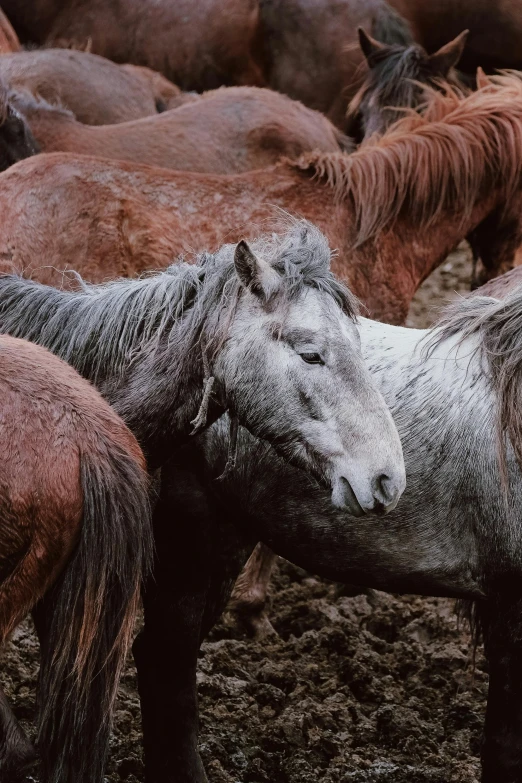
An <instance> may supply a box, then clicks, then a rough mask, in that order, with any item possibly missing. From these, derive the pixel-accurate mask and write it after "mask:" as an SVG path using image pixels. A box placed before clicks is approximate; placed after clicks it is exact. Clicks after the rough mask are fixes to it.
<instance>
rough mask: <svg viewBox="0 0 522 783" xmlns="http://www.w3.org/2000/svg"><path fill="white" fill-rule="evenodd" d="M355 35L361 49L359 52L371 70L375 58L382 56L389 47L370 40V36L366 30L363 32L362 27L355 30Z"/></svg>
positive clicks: (372, 39)
mask: <svg viewBox="0 0 522 783" xmlns="http://www.w3.org/2000/svg"><path fill="white" fill-rule="evenodd" d="M357 35H358V36H359V46H360V47H361V51H362V53H363V54H364V56H365V57H366V60H367V61H368V65H369V66H370V68H371V67H372V66H373V65H375V58H376V56H377V55H379V54H380V55H382V54H383V52H386V51H387V50H388V48H389V47H388V46H387V45H386V44H383V43H381V42H380V41H377V40H376V39H375V38H372V37H371V35H368V33H367V32H366V30H364V29H363V28H362V27H358V28H357Z"/></svg>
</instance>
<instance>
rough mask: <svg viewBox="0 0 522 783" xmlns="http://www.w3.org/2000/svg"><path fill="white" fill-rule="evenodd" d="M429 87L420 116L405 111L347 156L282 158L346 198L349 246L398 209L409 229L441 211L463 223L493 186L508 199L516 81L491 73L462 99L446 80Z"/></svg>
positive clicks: (515, 145)
mask: <svg viewBox="0 0 522 783" xmlns="http://www.w3.org/2000/svg"><path fill="white" fill-rule="evenodd" d="M429 92H430V95H431V97H430V103H429V105H428V107H427V109H426V112H425V113H424V115H423V116H420V115H419V114H417V113H416V112H411V113H410V114H408V115H407V116H406V117H404V118H403V119H401V120H399V121H398V122H397V123H395V125H393V126H392V127H391V128H390V130H389V131H388V132H387V133H386V134H385V135H384V136H382V137H381V138H380V139H378V140H377V141H376V142H375V143H370V144H366V145H363V146H362V147H361V148H359V150H358V151H357V152H355V153H353V154H352V155H343V154H342V153H339V154H336V153H330V154H320V153H311V154H307V155H303V156H301V158H299V159H298V160H297V161H293V162H289V165H290V166H293V167H295V168H297V169H300V170H303V171H306V172H308V173H310V174H311V175H312V176H313V177H314V178H316V179H318V180H322V181H324V182H326V183H327V184H328V185H330V186H331V187H332V188H333V189H334V190H335V193H336V197H337V198H338V199H339V200H344V199H351V201H352V202H353V205H354V210H355V217H356V226H357V234H356V240H355V245H356V246H358V245H361V244H362V243H364V242H365V241H367V240H368V239H370V238H371V237H374V236H376V235H377V234H379V233H380V232H381V231H383V230H384V229H389V228H391V227H392V226H393V223H394V222H395V221H396V220H397V218H398V217H399V215H400V214H401V213H402V212H403V211H405V210H407V211H408V214H409V215H410V216H411V218H412V220H413V221H414V222H415V224H416V228H417V230H422V229H423V228H427V227H429V226H430V225H432V224H433V223H434V222H435V221H437V220H438V219H439V218H440V217H441V215H442V213H443V212H445V211H447V210H455V211H456V212H460V213H462V222H464V221H465V220H466V219H467V218H469V215H470V214H471V212H472V210H473V207H474V206H475V204H476V203H477V202H478V201H479V200H480V199H481V198H482V197H483V195H484V194H485V193H486V192H487V191H488V190H489V189H491V188H492V187H500V188H502V190H503V192H504V193H505V197H506V198H509V196H510V195H512V193H513V192H514V191H515V189H516V188H517V187H518V185H519V179H520V175H519V161H520V159H521V157H522V81H521V80H520V79H518V78H515V77H514V76H504V77H499V78H497V80H496V83H492V84H491V86H490V87H488V88H486V89H483V90H480V91H479V92H476V93H473V94H471V95H469V96H467V97H466V98H462V95H461V94H460V92H459V91H458V90H456V89H455V88H452V87H451V86H447V87H446V89H445V90H444V92H443V93H439V92H436V91H435V90H433V91H431V90H429ZM406 172H407V175H406Z"/></svg>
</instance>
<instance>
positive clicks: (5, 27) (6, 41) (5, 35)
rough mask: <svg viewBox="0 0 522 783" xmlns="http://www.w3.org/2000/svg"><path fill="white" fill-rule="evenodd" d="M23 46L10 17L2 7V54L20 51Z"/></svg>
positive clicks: (0, 35) (0, 30)
mask: <svg viewBox="0 0 522 783" xmlns="http://www.w3.org/2000/svg"><path fill="white" fill-rule="evenodd" d="M21 48H22V47H21V46H20V41H19V40H18V36H17V35H16V33H15V31H14V30H13V28H12V26H11V23H10V22H9V19H8V18H7V16H6V15H5V14H4V12H3V11H2V9H1V8H0V54H8V53H9V52H19V51H20V49H21Z"/></svg>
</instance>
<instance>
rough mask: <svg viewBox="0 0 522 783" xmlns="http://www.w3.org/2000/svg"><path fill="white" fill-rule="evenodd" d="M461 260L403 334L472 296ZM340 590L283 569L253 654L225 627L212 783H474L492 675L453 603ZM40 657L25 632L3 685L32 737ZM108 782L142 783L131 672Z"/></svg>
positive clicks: (212, 703) (433, 285)
mask: <svg viewBox="0 0 522 783" xmlns="http://www.w3.org/2000/svg"><path fill="white" fill-rule="evenodd" d="M470 269H471V267H470V262H469V254H468V252H467V250H466V249H465V248H463V249H460V250H459V251H457V252H456V253H454V254H453V255H452V256H450V258H449V259H448V261H447V262H446V264H444V265H443V266H442V267H441V268H440V269H439V270H437V272H436V273H435V274H434V275H432V277H431V278H430V279H428V280H427V281H426V282H425V283H424V285H423V287H422V289H421V290H420V291H419V293H418V294H417V296H416V299H415V302H414V303H413V305H412V308H411V313H410V319H409V324H410V325H415V326H426V325H428V323H430V322H431V321H432V320H433V318H434V317H435V316H436V314H437V311H438V309H439V308H440V306H441V305H442V304H443V302H444V301H447V299H448V298H451V297H452V296H454V295H455V292H465V291H466V290H468V287H469V277H470ZM346 593H347V590H346V589H343V588H340V587H339V586H338V585H333V584H329V583H326V582H323V581H321V580H319V579H316V578H314V577H312V576H310V575H308V574H306V573H305V572H304V571H301V570H300V569H298V568H295V567H294V566H292V565H290V564H288V563H281V564H280V565H279V567H278V570H277V574H276V577H275V579H274V583H273V587H272V596H273V599H272V602H273V605H272V609H271V619H272V622H273V625H274V627H275V629H276V631H277V633H278V636H277V637H274V638H273V639H270V640H268V641H267V642H264V643H263V644H260V643H255V642H253V641H251V640H248V639H246V638H243V637H242V636H241V634H240V632H239V631H238V630H237V629H234V628H230V627H228V626H227V625H226V624H221V625H220V626H219V627H218V628H216V629H215V630H214V632H213V634H212V636H211V638H210V640H209V641H207V642H206V643H205V644H204V645H203V648H202V652H201V657H200V666H199V675H198V676H199V694H200V705H201V747H202V754H203V757H204V760H205V763H206V767H207V770H208V775H209V780H210V783H264V782H265V781H266V782H267V783H366V781H377V782H379V783H380V782H382V783H475V781H477V780H478V777H479V761H478V752H479V744H480V736H481V731H482V724H483V717H484V709H485V699H486V690H487V676H486V674H485V671H484V661H483V658H482V656H481V654H480V653H479V655H478V659H477V666H476V669H475V671H474V672H473V670H472V667H471V649H470V641H469V637H468V635H467V633H466V632H465V631H464V630H463V629H459V628H458V626H457V621H456V618H455V615H454V613H453V602H451V601H447V600H442V599H421V598H418V597H411V596H406V597H404V596H402V597H395V596H390V595H386V594H384V593H378V592H375V591H368V592H366V593H363V594H361V595H357V596H350V595H348V594H346ZM37 665H38V646H37V643H36V641H35V639H34V636H33V634H32V631H31V628H30V626H29V624H28V623H26V624H24V625H23V626H21V627H20V628H19V629H18V630H17V631H16V632H15V634H14V637H13V640H12V642H11V643H10V644H9V646H8V648H7V649H6V651H5V653H4V655H3V658H2V672H1V678H0V679H1V682H2V684H3V685H4V686H5V688H6V691H7V693H8V695H9V697H10V698H11V700H12V703H13V705H14V707H15V710H16V713H17V715H18V717H19V718H20V719H22V720H23V721H24V723H25V722H27V725H28V726H29V725H30V723H29V722H30V721H31V719H32V717H33V698H34V684H35V677H36V672H37ZM107 779H108V780H109V781H111V783H119V781H122V780H124V781H127V783H141V781H143V763H142V756H141V748H140V717H139V702H138V697H137V692H136V680H135V671H134V668H133V666H132V665H129V666H128V668H127V670H126V673H125V676H124V678H123V682H122V687H121V691H120V698H119V702H118V710H117V715H116V729H115V733H114V738H113V741H112V747H111V759H110V765H109V770H108V776H107Z"/></svg>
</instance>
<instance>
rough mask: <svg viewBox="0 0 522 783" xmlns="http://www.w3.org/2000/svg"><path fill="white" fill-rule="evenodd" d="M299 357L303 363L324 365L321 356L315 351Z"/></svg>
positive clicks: (306, 352)
mask: <svg viewBox="0 0 522 783" xmlns="http://www.w3.org/2000/svg"><path fill="white" fill-rule="evenodd" d="M299 356H300V357H301V359H302V360H303V362H306V363H307V364H324V360H323V357H322V356H321V354H320V353H316V352H315V351H305V352H304V353H300V354H299Z"/></svg>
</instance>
